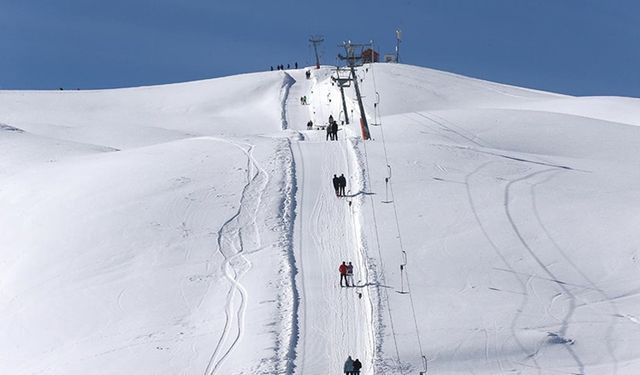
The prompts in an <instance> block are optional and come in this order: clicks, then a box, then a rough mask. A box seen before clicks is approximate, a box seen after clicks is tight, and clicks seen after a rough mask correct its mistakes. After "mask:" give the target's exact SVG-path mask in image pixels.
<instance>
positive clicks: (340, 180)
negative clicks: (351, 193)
mask: <svg viewBox="0 0 640 375" xmlns="http://www.w3.org/2000/svg"><path fill="white" fill-rule="evenodd" d="M346 187H347V179H346V178H345V177H344V174H341V175H340V177H338V190H339V191H338V195H339V196H342V197H343V196H344V195H345V192H344V191H345V189H346Z"/></svg>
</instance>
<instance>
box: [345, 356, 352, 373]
mask: <svg viewBox="0 0 640 375" xmlns="http://www.w3.org/2000/svg"><path fill="white" fill-rule="evenodd" d="M344 373H345V374H346V375H352V374H353V359H351V356H349V358H347V360H346V361H345V363H344Z"/></svg>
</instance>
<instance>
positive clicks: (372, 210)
mask: <svg viewBox="0 0 640 375" xmlns="http://www.w3.org/2000/svg"><path fill="white" fill-rule="evenodd" d="M362 144H363V148H364V160H365V171H366V176H365V178H366V180H368V181H371V173H369V156H368V154H367V143H366V142H362ZM370 199H371V214H372V218H373V226H374V228H375V236H376V248H377V250H378V257H379V259H380V281H382V283H383V285H386V283H387V282H386V277H385V273H384V261H383V259H382V249H381V246H380V234H379V230H378V220H377V218H376V209H375V200H374V199H373V196H370ZM382 289H383V290H384V293H385V299H386V302H387V312H388V314H389V324H390V326H391V335H392V337H393V345H394V346H395V349H396V358H397V359H398V363H399V364H400V363H402V361H401V360H400V349H399V348H398V340H397V338H396V330H395V325H394V323H393V315H392V314H391V304H390V299H389V291H388V290H387V288H382ZM400 374H401V375H404V371H403V370H402V366H400Z"/></svg>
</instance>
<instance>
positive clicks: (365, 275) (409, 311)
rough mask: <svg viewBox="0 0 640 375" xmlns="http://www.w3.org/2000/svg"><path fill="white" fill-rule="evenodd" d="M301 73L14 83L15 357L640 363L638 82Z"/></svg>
mask: <svg viewBox="0 0 640 375" xmlns="http://www.w3.org/2000/svg"><path fill="white" fill-rule="evenodd" d="M309 69H311V68H309ZM304 72H305V69H300V70H290V71H287V72H281V71H276V72H266V73H257V74H246V75H240V76H233V77H226V78H221V79H212V80H205V81H198V82H189V83H181V84H172V85H163V86H153V87H140V88H130V89H116V90H96V91H51V92H47V91H42V92H38V91H0V150H2V152H1V153H0V228H1V229H0V234H1V237H0V240H1V241H0V244H1V246H0V373H1V374H128V373H136V374H205V375H212V374H238V375H240V374H310V375H314V374H318V375H321V374H340V373H343V363H344V361H345V360H346V358H347V356H349V355H350V356H352V357H353V358H359V359H360V360H361V361H362V363H363V369H362V374H366V375H372V374H417V373H419V372H420V371H425V368H424V366H425V360H426V364H427V365H428V373H429V374H432V373H433V374H501V373H509V374H620V375H623V374H638V373H639V372H640V349H638V348H640V278H639V277H638V274H639V272H640V231H638V229H637V228H638V227H639V226H640V213H639V211H638V207H640V154H639V153H638V144H640V127H638V125H640V102H639V101H638V100H637V99H633V98H617V97H588V98H577V97H570V96H565V95H558V94H553V93H545V92H540V91H535V90H529V89H523V88H517V87H512V86H507V85H502V84H497V83H491V82H486V81H481V80H477V79H472V78H468V77H463V76H459V75H454V74H449V73H445V72H440V71H435V70H431V69H426V68H420V67H415V66H409V65H402V64H371V65H365V66H364V67H361V68H359V69H358V80H359V83H360V85H361V90H362V93H363V96H364V105H365V110H366V112H367V119H368V122H369V124H370V130H371V135H372V138H373V139H372V140H369V141H363V140H362V139H361V137H360V134H361V133H360V128H359V125H357V124H358V122H359V111H358V106H357V103H356V102H355V100H354V98H355V94H354V92H353V87H348V88H346V89H345V93H346V95H347V98H346V106H347V115H348V116H349V118H350V120H351V123H350V124H341V126H340V131H339V137H338V140H337V141H327V140H326V136H325V132H324V130H321V129H320V130H318V129H312V130H308V129H307V127H306V123H307V121H309V120H313V122H314V124H315V126H316V127H318V126H320V127H321V126H324V125H325V124H326V123H327V119H328V117H329V115H333V116H334V118H336V119H338V120H339V121H340V122H342V121H343V120H344V118H345V114H344V112H343V111H342V103H341V97H340V91H339V89H338V87H337V86H335V85H333V84H332V80H331V76H332V74H335V69H334V68H331V67H329V66H323V67H322V68H321V69H319V70H316V69H311V72H312V76H311V79H308V80H307V79H305V75H304ZM302 96H307V101H308V103H309V104H308V105H302V104H301V102H300V97H302ZM342 173H344V175H345V176H346V177H347V181H348V184H347V190H348V191H347V196H346V197H341V198H339V197H336V196H335V194H334V192H333V187H332V186H331V177H332V176H333V175H334V174H338V175H340V174H342ZM342 261H347V262H348V261H351V262H352V263H353V264H354V267H355V282H356V287H350V288H343V287H340V285H339V274H338V266H339V264H340V263H341V262H342ZM401 266H402V268H401ZM401 270H402V271H401Z"/></svg>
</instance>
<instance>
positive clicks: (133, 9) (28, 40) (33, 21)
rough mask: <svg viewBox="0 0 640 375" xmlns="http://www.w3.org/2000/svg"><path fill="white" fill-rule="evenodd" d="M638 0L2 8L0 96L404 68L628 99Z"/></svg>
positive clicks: (178, 2)
mask: <svg viewBox="0 0 640 375" xmlns="http://www.w3.org/2000/svg"><path fill="white" fill-rule="evenodd" d="M639 25H640V1H637V0H386V1H381V0H370V1H363V0H358V1H356V0H340V1H334V0H329V1H304V0H271V1H264V0H254V1H246V0H234V1H227V0H225V1H221V0H208V1H205V0H155V1H151V0H127V1H125V0H0V88H19V89H23V88H24V89H32V88H35V89H51V88H57V87H65V88H106V87H123V86H137V85H148V84H159V83H168V82H180V81H188V80H194V79H202V78H211V77H220V76H226V75H231V74H237V73H244V72H253V71H260V70H268V69H269V66H271V65H276V64H280V63H281V64H285V65H286V64H287V63H291V64H293V63H294V62H296V61H297V62H298V63H300V64H311V63H312V62H313V54H312V50H311V48H310V47H309V46H308V42H307V39H308V36H309V35H310V34H322V35H324V36H325V39H326V42H325V44H324V46H323V48H322V52H323V62H324V63H331V64H333V63H335V56H336V54H337V53H338V48H337V44H338V43H340V42H341V41H343V40H346V39H351V40H353V41H369V40H373V41H374V42H375V43H376V44H377V45H378V47H379V49H380V50H381V52H383V53H384V52H391V51H392V50H393V48H394V30H395V29H396V28H397V27H399V28H400V29H402V30H403V36H404V42H403V44H402V49H401V59H402V61H403V62H406V63H409V64H414V65H420V66H427V67H433V68H436V69H442V70H446V71H451V72H456V73H461V74H465V75H470V76H474V77H479V78H484V79H488V80H493V81H498V82H505V83H510V84H515V85H520V86H526V87H533V88H539V89H544V90H550V91H557V92H563V93H569V94H574V95H624V96H636V97H640V26H639Z"/></svg>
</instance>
